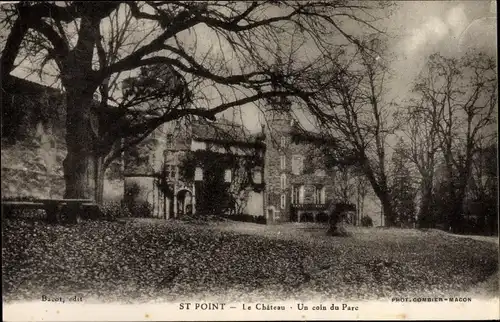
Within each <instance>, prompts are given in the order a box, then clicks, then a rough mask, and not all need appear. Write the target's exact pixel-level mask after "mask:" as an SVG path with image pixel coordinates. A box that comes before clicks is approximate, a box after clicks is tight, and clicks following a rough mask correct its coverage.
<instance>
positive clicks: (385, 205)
mask: <svg viewBox="0 0 500 322" xmlns="http://www.w3.org/2000/svg"><path fill="white" fill-rule="evenodd" d="M378 197H379V199H380V203H381V204H382V211H383V213H384V220H385V223H384V224H385V225H384V226H386V227H392V226H395V225H396V214H395V213H394V209H393V207H392V202H391V199H390V196H389V194H388V193H387V192H384V191H382V192H381V193H380V195H379V196H378Z"/></svg>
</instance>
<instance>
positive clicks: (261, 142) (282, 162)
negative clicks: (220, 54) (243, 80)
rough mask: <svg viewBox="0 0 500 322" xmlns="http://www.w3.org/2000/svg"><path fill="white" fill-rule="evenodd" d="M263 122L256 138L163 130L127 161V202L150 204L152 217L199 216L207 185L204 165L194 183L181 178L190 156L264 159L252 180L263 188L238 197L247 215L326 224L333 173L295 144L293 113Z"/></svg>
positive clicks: (219, 130) (271, 115)
mask: <svg viewBox="0 0 500 322" xmlns="http://www.w3.org/2000/svg"><path fill="white" fill-rule="evenodd" d="M265 119H266V121H267V124H265V125H262V131H261V133H257V134H253V135H251V134H249V133H248V131H247V130H245V129H244V128H243V127H242V126H241V125H237V124H234V123H231V122H228V121H219V122H216V123H213V124H202V123H194V124H190V125H189V126H187V127H181V126H178V125H176V124H167V125H165V126H164V127H163V128H162V129H161V130H157V131H156V132H155V133H153V135H152V137H151V138H150V140H148V141H147V142H144V143H143V144H141V146H138V147H137V150H136V151H135V152H133V153H129V155H128V156H126V157H125V173H124V175H125V198H133V199H134V201H135V202H148V203H149V204H150V205H151V208H152V210H153V216H154V217H159V218H165V219H168V218H177V217H179V216H181V215H182V214H185V213H189V212H195V211H196V199H197V198H196V196H197V184H196V181H197V180H198V181H202V180H203V165H201V166H199V167H197V169H196V174H195V180H194V181H187V180H186V179H184V178H182V177H181V176H180V174H179V167H180V164H181V163H182V159H183V157H185V156H186V154H187V153H189V152H193V151H199V150H208V151H215V152H220V153H231V154H235V155H238V156H240V157H242V158H245V157H246V158H259V159H261V160H262V162H260V163H258V164H257V165H256V166H255V167H254V168H253V169H252V170H251V171H252V177H253V180H252V181H253V182H254V184H257V185H261V186H262V187H263V189H260V190H259V189H257V190H256V189H252V188H251V187H250V188H247V189H245V191H243V192H242V193H239V196H237V197H238V198H237V199H239V200H241V199H242V198H244V199H245V200H242V201H243V202H244V204H245V206H244V207H243V208H242V209H241V212H242V213H243V214H247V215H251V216H255V217H258V216H265V218H266V221H267V222H288V221H304V220H307V221H326V219H327V216H326V213H325V210H326V206H327V204H328V202H329V200H330V199H332V197H333V196H332V191H333V185H334V175H333V173H332V172H331V171H329V170H328V169H325V166H324V164H325V163H324V161H323V160H322V156H321V154H320V153H319V151H317V150H316V149H315V148H314V147H313V146H310V145H308V144H298V143H294V142H292V134H293V131H294V130H295V129H296V127H295V123H294V120H293V118H292V116H291V115H290V114H289V113H277V112H268V113H266V117H265ZM148 151H149V152H148ZM131 155H135V156H136V157H135V158H133V157H131ZM146 155H147V156H148V157H147V158H145V159H144V158H143V157H144V156H146ZM137 157H139V158H137ZM141 157H142V158H143V159H142V160H139V161H138V159H141ZM162 168H163V169H164V170H163V171H161V169H162ZM155 173H156V174H157V175H155ZM159 173H163V175H164V176H165V177H166V178H167V181H168V183H169V185H170V186H171V187H172V189H171V193H163V192H162V191H161V189H160V188H159V187H158V184H157V183H158V182H159V177H160V176H159V175H158V174H159ZM238 175H241V173H240V174H238V173H231V170H230V169H227V170H226V173H225V177H226V182H231V183H232V182H233V181H235V180H236V179H237V176H238ZM155 182H156V184H155ZM133 187H134V188H133ZM198 189H199V188H198ZM132 190H133V191H134V192H133V193H128V192H127V191H132ZM134 193H135V195H134V196H133V197H131V194H134ZM213 197H214V198H217V196H213Z"/></svg>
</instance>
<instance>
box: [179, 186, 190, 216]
mask: <svg viewBox="0 0 500 322" xmlns="http://www.w3.org/2000/svg"><path fill="white" fill-rule="evenodd" d="M176 197H177V198H176V199H177V217H180V216H182V215H184V214H191V213H192V212H193V193H192V192H191V191H190V190H188V189H181V190H179V191H177V195H176Z"/></svg>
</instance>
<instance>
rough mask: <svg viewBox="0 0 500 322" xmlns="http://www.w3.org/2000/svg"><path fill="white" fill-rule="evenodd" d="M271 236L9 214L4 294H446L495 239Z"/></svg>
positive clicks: (491, 264)
mask: <svg viewBox="0 0 500 322" xmlns="http://www.w3.org/2000/svg"><path fill="white" fill-rule="evenodd" d="M237 225H239V226H241V227H243V226H244V225H247V226H248V225H253V224H247V223H238V224H237ZM242 225H243V226H242ZM245 227H246V226H245ZM248 227H250V226H248ZM268 227H269V228H268ZM226 228H227V227H226ZM258 229H260V230H261V231H271V232H272V231H273V229H274V230H276V229H277V228H276V227H274V228H271V226H262V227H259V228H258ZM280 229H281V231H283V229H286V227H285V228H280ZM408 232H410V230H408ZM413 232H414V231H413ZM294 234H298V235H297V236H295V235H294ZM273 236H275V237H271V236H262V235H259V234H256V233H242V232H241V231H240V232H238V231H234V230H233V231H231V229H219V228H218V226H217V225H195V224H192V223H182V222H164V221H163V222H161V224H154V223H139V222H136V221H134V220H131V221H128V222H126V223H122V222H92V221H87V222H83V223H81V224H79V225H74V226H61V225H47V224H45V223H40V222H29V221H21V220H15V221H12V220H7V221H5V222H4V231H3V246H2V251H3V266H2V275H3V287H4V292H3V294H4V299H5V300H21V299H23V300H27V299H40V298H41V295H51V294H54V296H56V295H57V296H59V295H61V294H69V295H72V296H73V295H79V296H83V297H84V298H99V299H103V300H118V301H132V302H137V301H149V300H152V299H157V298H162V299H165V300H180V299H181V298H192V297H194V296H197V297H202V296H208V295H211V296H218V297H219V298H220V297H222V296H226V297H227V298H226V300H233V301H236V300H242V299H248V298H249V297H250V296H254V295H255V296H256V297H258V296H261V297H269V296H272V297H273V298H282V299H285V298H302V297H304V296H306V295H307V296H323V297H331V298H332V297H333V298H342V299H373V298H381V297H391V296H397V295H404V294H408V293H418V294H421V295H422V294H429V295H430V294H443V295H446V296H450V292H458V291H463V290H466V289H468V288H470V287H471V286H473V285H474V284H476V283H479V282H482V281H484V280H486V279H487V278H488V277H489V276H491V275H492V274H493V273H494V272H495V271H496V270H497V268H498V260H497V252H498V249H497V246H496V245H493V244H491V243H485V242H480V241H476V240H471V239H461V238H447V237H445V236H443V235H440V234H427V233H420V232H419V233H409V234H408V235H407V236H405V235H404V233H401V234H399V235H394V236H393V235H391V234H386V235H384V233H383V232H382V233H380V232H379V233H377V234H374V235H373V238H371V239H370V238H367V237H366V236H365V237H363V238H357V237H356V234H354V237H349V238H341V237H339V238H336V237H327V236H323V235H321V236H319V235H308V234H307V233H306V232H302V233H300V234H299V233H298V232H297V231H295V232H293V230H290V231H288V233H281V234H280V233H277V234H274V235H273ZM308 294H310V295H308ZM306 298H307V297H306Z"/></svg>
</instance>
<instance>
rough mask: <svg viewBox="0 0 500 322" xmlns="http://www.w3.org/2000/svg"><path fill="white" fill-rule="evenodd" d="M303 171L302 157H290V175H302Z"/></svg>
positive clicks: (298, 155) (297, 155)
mask: <svg viewBox="0 0 500 322" xmlns="http://www.w3.org/2000/svg"><path fill="white" fill-rule="evenodd" d="M303 169H304V157H303V156H302V155H300V154H295V155H293V156H292V173H293V174H294V175H300V174H302V171H303Z"/></svg>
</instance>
